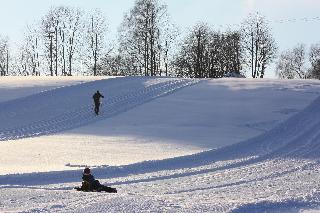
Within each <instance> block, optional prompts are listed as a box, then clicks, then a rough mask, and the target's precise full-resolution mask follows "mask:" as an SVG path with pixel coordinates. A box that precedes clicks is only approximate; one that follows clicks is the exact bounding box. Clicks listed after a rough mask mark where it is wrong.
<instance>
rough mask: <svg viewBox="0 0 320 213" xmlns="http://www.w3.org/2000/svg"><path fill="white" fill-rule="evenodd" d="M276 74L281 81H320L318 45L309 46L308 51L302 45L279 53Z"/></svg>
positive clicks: (319, 45)
mask: <svg viewBox="0 0 320 213" xmlns="http://www.w3.org/2000/svg"><path fill="white" fill-rule="evenodd" d="M276 73H277V75H278V76H279V78H282V79H306V78H314V79H320V44H313V45H311V47H310V49H309V51H308V50H307V48H306V46H305V45H304V44H298V45H297V46H296V47H294V48H292V49H289V50H286V51H284V52H282V53H281V55H280V56H279V59H278V61H277V66H276Z"/></svg>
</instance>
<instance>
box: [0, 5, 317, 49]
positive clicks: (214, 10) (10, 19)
mask: <svg viewBox="0 0 320 213" xmlns="http://www.w3.org/2000/svg"><path fill="white" fill-rule="evenodd" d="M162 1H163V2H165V3H166V4H167V5H168V9H169V14H170V16H171V20H172V21H173V22H174V23H175V24H176V25H177V26H179V28H181V29H182V30H184V29H186V28H188V27H192V26H193V25H194V24H195V23H197V22H199V21H203V22H208V23H209V24H210V25H212V26H213V27H215V28H216V29H222V30H223V29H226V28H227V26H229V25H230V26H231V27H236V25H237V24H240V23H241V21H242V20H243V19H244V18H245V17H246V16H247V15H248V14H249V13H252V12H257V11H258V12H260V13H261V14H263V15H265V16H267V18H268V19H269V20H270V21H271V27H272V30H273V34H274V36H275V39H276V41H277V43H278V45H279V46H280V50H283V49H286V48H291V47H293V46H294V45H296V44H297V43H305V44H307V45H309V44H312V43H316V42H320V0H162ZM0 3H1V4H0V5H1V13H0V34H1V35H7V36H9V38H10V41H11V43H14V42H18V41H19V40H20V39H21V37H22V34H23V30H24V27H25V26H26V24H27V23H29V24H31V23H34V22H36V21H38V20H40V19H41V17H42V16H43V15H44V14H45V13H46V12H47V11H48V10H49V8H50V7H51V6H60V5H66V6H74V7H80V8H82V9H84V10H90V9H95V8H100V9H101V10H102V12H103V13H104V14H105V16H106V18H107V20H108V23H109V30H110V33H111V35H115V34H116V31H117V27H118V26H119V24H120V23H121V21H122V18H123V14H124V12H127V11H128V10H129V9H130V8H131V7H132V6H133V4H134V0H0ZM315 17H319V19H313V18H315ZM303 18H308V21H305V20H302V19H303ZM283 19H297V20H296V21H293V22H285V23H279V20H283Z"/></svg>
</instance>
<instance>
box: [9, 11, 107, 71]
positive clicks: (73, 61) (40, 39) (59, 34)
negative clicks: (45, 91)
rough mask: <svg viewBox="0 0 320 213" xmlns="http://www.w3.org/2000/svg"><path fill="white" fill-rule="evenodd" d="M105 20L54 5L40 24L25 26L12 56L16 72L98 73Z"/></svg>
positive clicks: (104, 33)
mask: <svg viewBox="0 0 320 213" xmlns="http://www.w3.org/2000/svg"><path fill="white" fill-rule="evenodd" d="M106 30H107V25H106V20H105V18H104V17H103V15H102V14H101V12H99V11H98V10H96V11H93V12H92V13H90V14H86V13H84V12H83V11H82V10H80V9H76V8H71V7H63V6H61V7H54V8H51V9H50V11H49V12H48V13H47V14H46V15H45V16H44V17H43V18H42V19H41V21H40V23H37V24H35V25H33V26H28V27H27V29H26V32H25V36H24V41H23V42H22V44H21V45H20V48H19V51H18V54H17V55H16V58H15V62H14V65H15V66H14V68H13V72H15V74H17V75H40V73H42V75H51V76H58V75H63V76H65V75H73V74H74V73H73V72H77V73H81V72H80V71H81V70H82V71H83V70H84V71H83V72H82V74H90V75H98V74H99V73H100V72H101V70H99V68H98V67H99V66H98V64H100V59H101V58H102V55H103V51H104V48H105V41H106V39H105V36H106Z"/></svg>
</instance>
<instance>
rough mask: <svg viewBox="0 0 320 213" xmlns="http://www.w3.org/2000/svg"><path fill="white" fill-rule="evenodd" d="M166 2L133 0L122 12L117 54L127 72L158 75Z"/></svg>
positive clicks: (165, 35) (165, 46)
mask: <svg viewBox="0 0 320 213" xmlns="http://www.w3.org/2000/svg"><path fill="white" fill-rule="evenodd" d="M169 26H170V24H169V17H168V13H167V6H166V5H163V4H160V3H159V1H158V0H136V1H135V5H134V7H133V8H132V9H131V11H130V12H129V13H128V14H126V15H125V17H124V20H123V22H122V25H121V28H120V30H119V33H120V48H119V53H121V57H122V58H123V59H124V60H125V61H126V63H127V64H128V65H130V74H131V75H146V76H149V75H151V76H154V75H160V73H161V69H162V65H161V61H162V60H161V58H165V57H166V56H167V53H168V48H169V43H170V39H168V35H170V33H167V31H168V30H170V27H169Z"/></svg>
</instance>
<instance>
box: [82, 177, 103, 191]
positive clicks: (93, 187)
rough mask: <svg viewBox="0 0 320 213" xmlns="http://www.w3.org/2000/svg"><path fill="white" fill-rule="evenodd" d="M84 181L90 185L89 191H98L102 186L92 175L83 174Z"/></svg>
mask: <svg viewBox="0 0 320 213" xmlns="http://www.w3.org/2000/svg"><path fill="white" fill-rule="evenodd" d="M82 180H83V181H85V182H88V183H89V190H96V189H98V188H99V187H100V186H101V184H100V183H99V181H98V180H96V179H94V176H93V175H91V174H83V175H82Z"/></svg>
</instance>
